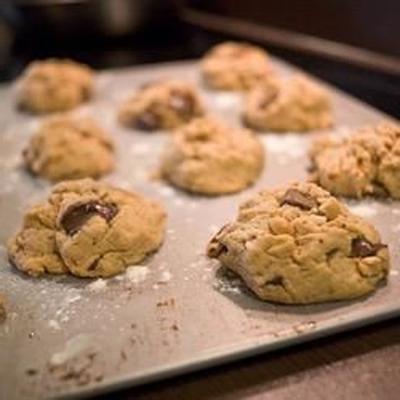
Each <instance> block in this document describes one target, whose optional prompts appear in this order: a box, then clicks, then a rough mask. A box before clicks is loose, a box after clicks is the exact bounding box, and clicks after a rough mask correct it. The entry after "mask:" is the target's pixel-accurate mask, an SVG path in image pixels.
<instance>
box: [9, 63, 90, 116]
mask: <svg viewBox="0 0 400 400" xmlns="http://www.w3.org/2000/svg"><path fill="white" fill-rule="evenodd" d="M93 75H94V73H93V71H92V70H91V69H90V68H89V67H87V66H86V65H83V64H79V63H77V62H74V61H71V60H62V59H60V60H59V59H49V60H44V61H35V62H33V63H31V64H30V65H29V66H28V67H27V69H26V70H25V71H24V73H23V75H22V77H21V80H20V82H19V90H18V99H17V101H18V105H19V107H20V108H21V109H23V110H26V111H30V112H33V113H51V112H56V111H66V110H71V109H73V108H75V107H76V106H78V105H79V104H81V103H83V102H85V101H87V100H89V98H90V97H91V96H92V93H93V88H94V77H93Z"/></svg>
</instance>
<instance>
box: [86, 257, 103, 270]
mask: <svg viewBox="0 0 400 400" xmlns="http://www.w3.org/2000/svg"><path fill="white" fill-rule="evenodd" d="M100 259H101V257H98V258H96V259H95V260H94V261H93V262H92V263H91V264H90V265H89V267H88V271H94V270H95V269H96V268H97V266H98V265H99V261H100Z"/></svg>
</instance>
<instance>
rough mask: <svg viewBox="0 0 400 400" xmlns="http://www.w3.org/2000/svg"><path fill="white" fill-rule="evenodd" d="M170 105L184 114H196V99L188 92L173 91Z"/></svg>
mask: <svg viewBox="0 0 400 400" xmlns="http://www.w3.org/2000/svg"><path fill="white" fill-rule="evenodd" d="M169 105H170V106H171V108H173V109H174V110H175V111H177V112H178V113H179V114H181V115H182V116H186V117H187V116H189V117H190V116H192V115H193V114H194V106H195V104H194V99H193V97H192V96H191V95H190V94H188V93H179V92H172V93H171V97H170V98H169Z"/></svg>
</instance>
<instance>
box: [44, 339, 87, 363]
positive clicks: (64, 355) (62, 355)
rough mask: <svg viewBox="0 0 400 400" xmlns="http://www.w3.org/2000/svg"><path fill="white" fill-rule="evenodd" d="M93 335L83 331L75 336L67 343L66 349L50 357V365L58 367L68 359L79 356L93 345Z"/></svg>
mask: <svg viewBox="0 0 400 400" xmlns="http://www.w3.org/2000/svg"><path fill="white" fill-rule="evenodd" d="M92 342H93V337H92V335H89V334H86V333H81V334H79V335H77V336H74V337H73V338H71V339H70V340H68V342H67V343H66V344H65V348H64V350H62V351H60V352H59V353H54V354H53V355H52V356H51V358H50V365H51V366H53V367H58V366H60V365H63V364H65V363H66V362H67V361H69V360H71V359H72V358H74V357H76V356H78V355H79V354H81V353H82V352H84V351H86V350H89V349H90V348H91V347H92Z"/></svg>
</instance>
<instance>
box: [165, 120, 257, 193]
mask: <svg viewBox="0 0 400 400" xmlns="http://www.w3.org/2000/svg"><path fill="white" fill-rule="evenodd" d="M263 165H264V148H263V146H262V144H261V142H260V141H259V139H258V138H257V137H256V135H254V134H253V133H252V132H251V131H249V130H245V129H237V128H236V129H235V128H232V127H229V126H226V125H225V124H224V123H223V122H221V121H218V120H216V119H214V118H211V117H204V118H198V119H196V120H194V121H192V122H191V123H190V124H188V125H185V126H184V127H182V128H180V129H179V130H177V131H176V132H174V134H173V135H172V137H171V139H170V142H169V143H168V144H167V146H166V149H165V152H164V154H163V157H162V162H161V175H162V177H163V178H165V179H166V180H167V181H168V182H170V183H171V184H172V185H174V186H177V187H179V188H181V189H185V190H187V191H190V192H194V193H201V194H206V195H222V194H226V193H233V192H238V191H240V190H243V189H244V188H246V187H247V186H249V185H251V184H253V183H254V182H255V180H256V179H257V178H258V177H259V175H260V173H261V171H262V169H263Z"/></svg>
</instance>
